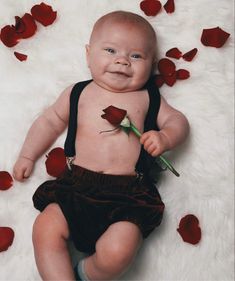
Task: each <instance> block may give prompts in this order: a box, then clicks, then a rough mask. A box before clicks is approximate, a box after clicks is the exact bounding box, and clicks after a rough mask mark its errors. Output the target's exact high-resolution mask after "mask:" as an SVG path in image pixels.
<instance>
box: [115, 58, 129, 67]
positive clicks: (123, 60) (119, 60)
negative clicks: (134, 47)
mask: <svg viewBox="0 0 235 281" xmlns="http://www.w3.org/2000/svg"><path fill="white" fill-rule="evenodd" d="M115 63H116V64H121V65H125V66H129V65H130V62H129V60H128V59H127V58H126V57H124V56H122V57H118V58H117V59H116V61H115Z"/></svg>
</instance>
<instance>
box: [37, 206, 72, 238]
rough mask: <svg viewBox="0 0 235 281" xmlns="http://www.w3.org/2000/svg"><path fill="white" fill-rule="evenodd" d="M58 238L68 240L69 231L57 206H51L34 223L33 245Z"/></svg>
mask: <svg viewBox="0 0 235 281" xmlns="http://www.w3.org/2000/svg"><path fill="white" fill-rule="evenodd" d="M58 208H59V207H58ZM56 236H59V237H63V238H65V239H67V238H68V236H69V231H68V226H67V222H66V221H65V218H64V216H63V214H62V212H61V210H58V209H57V206H56V205H55V204H50V205H48V207H47V208H45V210H44V211H42V213H40V214H39V215H38V216H37V217H36V219H35V221H34V224H33V233H32V238H33V243H37V242H38V241H42V240H45V239H46V240H50V239H54V238H55V237H56Z"/></svg>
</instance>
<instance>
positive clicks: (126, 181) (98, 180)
mask: <svg viewBox="0 0 235 281" xmlns="http://www.w3.org/2000/svg"><path fill="white" fill-rule="evenodd" d="M33 202H34V206H35V208H36V209H38V210H40V211H43V210H44V209H45V208H46V206H47V205H49V204H50V203H57V204H59V206H60V208H61V210H62V212H63V214H64V216H65V218H66V220H67V223H68V226H69V230H70V235H71V238H72V240H73V242H74V244H75V247H76V248H77V249H78V250H79V251H82V252H87V253H93V252H95V244H96V241H97V240H98V239H99V237H100V236H101V235H102V234H103V233H104V232H105V231H106V230H107V228H108V227H109V226H110V225H111V224H113V223H115V222H118V221H130V222H132V223H135V224H136V225H137V226H138V227H139V228H140V230H141V232H142V235H143V238H146V237H147V236H148V235H149V234H150V232H152V231H153V230H154V228H155V227H156V226H158V225H159V224H160V223H161V220H162V216H163V211H164V204H163V202H162V200H161V197H160V195H159V193H158V190H157V189H156V188H155V187H151V186H149V184H147V183H146V181H145V180H144V179H139V178H138V177H137V176H125V175H124V176H119V175H107V174H101V173H97V172H93V171H90V170H87V169H85V168H82V167H79V166H76V165H73V166H72V170H69V169H66V171H65V172H64V174H63V175H62V176H61V177H59V178H58V179H56V180H50V181H46V182H45V183H43V184H42V185H40V186H39V187H38V189H37V190H36V192H35V193H34V195H33Z"/></svg>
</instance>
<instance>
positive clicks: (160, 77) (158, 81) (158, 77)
mask: <svg viewBox="0 0 235 281" xmlns="http://www.w3.org/2000/svg"><path fill="white" fill-rule="evenodd" d="M155 83H156V85H157V86H158V88H160V87H161V86H162V85H163V84H164V83H165V80H164V77H163V75H161V74H157V75H156V79H155Z"/></svg>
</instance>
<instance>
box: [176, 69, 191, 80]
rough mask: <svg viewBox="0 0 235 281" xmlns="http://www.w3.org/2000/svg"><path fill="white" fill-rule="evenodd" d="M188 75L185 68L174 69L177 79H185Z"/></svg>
mask: <svg viewBox="0 0 235 281" xmlns="http://www.w3.org/2000/svg"><path fill="white" fill-rule="evenodd" d="M189 77H190V72H189V71H188V70H186V69H178V70H177V71H176V78H177V79H179V80H185V79H188V78H189Z"/></svg>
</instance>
